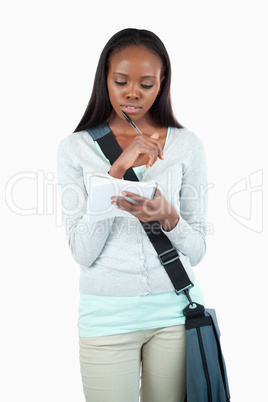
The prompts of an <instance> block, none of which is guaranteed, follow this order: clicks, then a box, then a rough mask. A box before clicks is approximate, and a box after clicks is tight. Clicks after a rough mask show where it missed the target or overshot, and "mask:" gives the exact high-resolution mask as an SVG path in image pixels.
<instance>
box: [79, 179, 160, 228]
mask: <svg viewBox="0 0 268 402" xmlns="http://www.w3.org/2000/svg"><path fill="white" fill-rule="evenodd" d="M156 189H157V183H156V182H155V181H142V182H141V181H128V180H121V179H116V178H114V177H112V176H110V175H109V174H99V173H93V174H91V175H90V177H89V197H88V204H87V213H88V215H89V216H90V222H95V221H99V220H102V219H107V218H112V217H115V216H124V217H128V218H133V219H137V218H136V217H134V216H133V215H131V214H130V213H128V212H126V211H122V210H120V209H118V208H117V206H116V205H112V204H111V201H112V200H111V197H113V196H122V197H123V195H122V194H121V193H122V191H130V192H131V193H135V194H138V195H140V196H141V197H144V198H150V199H152V198H154V195H155V192H156ZM125 198H126V199H128V198H127V197H125ZM128 200H129V201H130V202H131V201H132V200H130V199H128Z"/></svg>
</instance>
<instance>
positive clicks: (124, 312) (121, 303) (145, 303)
mask: <svg viewBox="0 0 268 402" xmlns="http://www.w3.org/2000/svg"><path fill="white" fill-rule="evenodd" d="M169 136H170V128H169V129H168V131H167V136H166V142H165V146H164V149H165V147H166V145H167V143H168V139H169ZM94 144H95V146H96V149H97V150H98V152H99V153H100V154H101V155H102V156H103V158H105V159H106V160H107V161H108V159H107V158H106V157H105V155H104V154H103V152H102V150H101V148H100V146H99V144H98V143H97V141H95V142H94ZM144 169H145V165H144V166H138V167H135V168H133V170H134V171H135V173H136V175H137V176H138V177H140V175H141V172H142V171H143V170H144ZM191 297H192V299H193V300H195V301H196V302H198V303H201V304H204V300H203V295H202V291H201V288H200V287H199V285H198V283H197V282H196V281H195V286H194V288H193V289H191ZM187 304H188V301H187V298H186V296H185V295H183V294H182V295H179V296H177V294H176V293H175V292H174V291H171V292H165V293H158V294H147V295H142V296H123V297H120V296H97V295H90V294H84V293H81V294H80V304H79V319H78V333H79V336H80V337H97V336H105V335H113V334H119V333H124V332H131V331H138V330H142V329H152V328H160V327H168V326H173V325H180V324H183V323H184V322H185V318H184V315H183V313H182V310H183V309H184V307H186V305H187Z"/></svg>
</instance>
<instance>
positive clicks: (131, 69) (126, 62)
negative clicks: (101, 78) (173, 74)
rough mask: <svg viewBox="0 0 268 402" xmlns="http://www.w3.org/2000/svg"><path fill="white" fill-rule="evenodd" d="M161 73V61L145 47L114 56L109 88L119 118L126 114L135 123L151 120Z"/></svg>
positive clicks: (111, 60)
mask: <svg viewBox="0 0 268 402" xmlns="http://www.w3.org/2000/svg"><path fill="white" fill-rule="evenodd" d="M161 71H162V62H161V59H160V58H159V57H158V56H157V55H155V54H154V53H152V52H150V51H149V50H148V49H147V48H146V47H141V46H129V47H127V48H125V49H122V50H120V51H116V52H115V53H114V54H112V55H111V57H110V63H109V71H108V76H107V87H108V93H109V98H110V102H111V104H112V107H113V109H114V111H115V113H116V116H119V117H120V118H121V119H124V117H123V115H122V111H124V112H125V113H126V114H128V115H129V116H130V118H131V119H132V120H133V121H138V120H140V119H143V118H146V117H148V116H149V110H150V108H151V106H152V105H153V104H154V101H155V99H156V97H157V95H158V94H159V92H160V87H161V82H162V80H163V79H164V77H161Z"/></svg>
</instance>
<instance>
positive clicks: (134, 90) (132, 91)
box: [126, 84, 140, 99]
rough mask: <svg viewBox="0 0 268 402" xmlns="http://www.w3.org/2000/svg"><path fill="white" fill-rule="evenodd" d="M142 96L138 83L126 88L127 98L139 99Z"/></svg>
mask: <svg viewBox="0 0 268 402" xmlns="http://www.w3.org/2000/svg"><path fill="white" fill-rule="evenodd" d="M139 97H140V92H139V88H138V85H135V84H133V85H129V86H128V88H127V90H126V98H128V99H138V98H139Z"/></svg>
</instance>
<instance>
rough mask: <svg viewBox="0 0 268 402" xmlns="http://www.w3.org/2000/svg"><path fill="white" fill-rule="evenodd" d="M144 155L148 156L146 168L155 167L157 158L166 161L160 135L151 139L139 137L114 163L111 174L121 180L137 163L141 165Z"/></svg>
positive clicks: (152, 136)
mask: <svg viewBox="0 0 268 402" xmlns="http://www.w3.org/2000/svg"><path fill="white" fill-rule="evenodd" d="M144 155H148V162H147V163H146V168H148V167H150V166H153V164H154V163H155V162H156V160H157V158H160V159H164V156H163V150H162V147H161V145H160V142H159V135H158V134H157V133H155V134H153V135H151V136H150V137H148V136H146V135H137V136H136V137H135V138H134V140H133V141H132V142H131V143H130V144H129V145H128V147H127V148H126V149H125V150H124V151H123V152H122V154H121V155H120V156H119V157H118V158H117V160H116V161H115V162H114V163H113V165H112V166H111V169H110V171H109V174H110V175H111V176H113V177H116V178H118V179H121V178H122V177H123V175H124V174H125V172H126V171H127V170H128V169H129V168H130V167H132V166H133V165H134V164H135V163H136V164H137V165H139V160H142V158H143V157H144Z"/></svg>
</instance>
